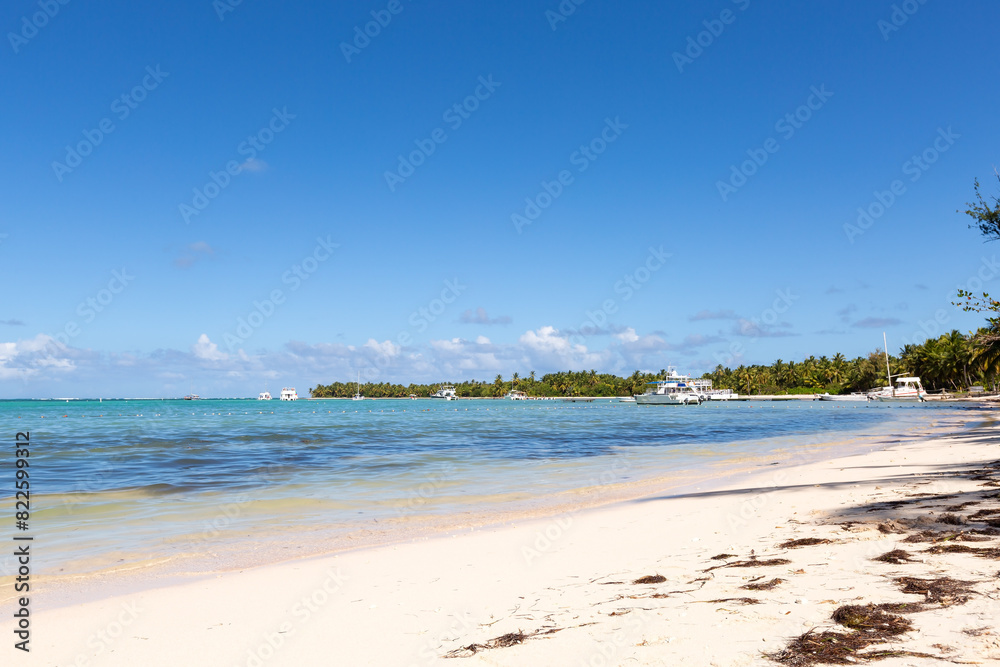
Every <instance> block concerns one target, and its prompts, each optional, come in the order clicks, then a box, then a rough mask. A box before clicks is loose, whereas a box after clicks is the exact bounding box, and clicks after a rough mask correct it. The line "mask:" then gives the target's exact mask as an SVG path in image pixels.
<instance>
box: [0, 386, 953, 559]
mask: <svg viewBox="0 0 1000 667" xmlns="http://www.w3.org/2000/svg"><path fill="white" fill-rule="evenodd" d="M963 412H964V410H963V408H960V407H955V405H954V404H952V405H948V406H945V405H923V406H898V405H897V406H891V407H890V406H887V405H880V404H871V405H868V404H864V403H861V404H850V403H846V404H837V403H823V402H798V401H793V402H773V403H766V402H753V403H742V402H741V403H706V404H704V405H701V406H690V407H682V406H644V407H640V406H637V405H635V404H625V403H618V402H617V401H615V402H611V401H609V400H607V399H604V400H598V401H595V402H594V403H564V402H557V401H526V402H511V401H499V400H498V401H483V400H477V401H451V402H445V401H434V400H416V401H408V400H407V401H399V400H370V401H364V402H362V403H358V402H352V401H306V400H300V401H296V402H279V401H270V402H261V401H254V400H201V401H180V400H167V401H159V400H128V401H124V400H119V401H103V402H97V401H68V402H67V401H0V426H2V428H3V430H4V432H5V433H6V435H5V436H4V437H5V438H6V439H7V440H8V442H10V443H12V442H13V440H14V435H15V433H17V432H18V431H29V432H30V434H31V458H30V461H31V467H30V474H31V477H30V482H31V526H30V528H31V530H30V532H31V534H33V535H34V536H35V543H34V544H35V547H34V548H35V552H36V561H35V563H34V568H35V571H36V572H39V573H42V574H59V573H61V574H73V573H83V572H92V571H98V570H103V569H107V568H110V567H119V568H120V567H126V566H128V565H130V564H134V565H136V566H139V565H142V564H151V563H156V562H162V561H163V560H170V559H174V558H181V557H182V556H185V555H186V556H192V555H198V554H202V555H204V554H205V553H207V552H213V553H214V551H213V550H220V549H221V548H222V547H221V546H220V545H230V546H231V547H232V548H233V549H235V550H236V551H233V552H232V553H239V552H240V550H242V551H243V552H246V551H247V550H249V549H251V547H250V546H248V545H253V547H252V548H253V549H263V548H264V547H263V546H262V545H266V544H267V543H268V541H269V540H272V541H273V540H278V539H283V538H282V536H283V535H292V534H295V535H299V536H301V535H311V536H313V537H316V539H319V538H320V537H321V536H323V535H326V534H328V533H329V534H333V533H337V532H338V531H339V533H340V534H341V536H343V535H350V534H360V533H365V532H366V531H371V530H374V529H377V530H382V531H386V530H388V531H390V533H391V531H392V530H393V529H401V528H403V527H413V526H419V525H422V523H425V522H428V521H430V520H432V519H435V518H439V519H440V518H442V517H454V516H456V515H458V516H461V515H463V514H466V515H472V514H475V513H477V512H478V513H489V512H503V511H513V510H524V509H527V508H531V507H535V508H536V509H537V507H542V506H544V505H545V503H546V502H547V499H548V501H551V499H553V498H557V497H565V496H566V494H567V493H568V492H572V491H573V490H575V489H580V488H583V487H608V488H610V487H611V486H615V485H622V484H625V485H627V484H630V483H635V482H637V481H641V480H648V479H652V478H658V477H670V476H674V475H680V474H682V473H685V472H686V473H691V472H694V473H698V472H700V473H702V474H704V473H706V472H708V471H724V470H725V469H726V466H729V467H730V468H731V467H733V466H735V465H737V463H738V462H740V461H742V462H743V463H744V464H745V462H746V461H747V459H753V458H756V459H758V460H759V459H760V458H763V459H765V460H769V459H774V460H777V459H787V458H788V457H789V456H791V455H794V454H795V453H797V452H799V453H801V452H804V451H810V450H812V451H814V452H815V451H818V450H816V449H815V448H816V446H817V445H820V444H823V443H831V442H837V443H840V444H839V445H838V447H839V449H838V450H837V452H838V453H839V452H841V451H859V450H860V449H862V448H864V447H868V446H871V444H872V443H885V442H889V441H892V440H894V439H899V438H900V437H909V436H911V435H913V434H914V433H915V432H917V431H921V432H926V430H927V429H929V428H933V427H938V426H940V425H942V424H943V425H947V423H949V422H954V420H953V419H952V418H954V417H957V416H963ZM964 417H968V414H967V413H965V414H964V416H963V418H964ZM852 448H853V449H852ZM823 451H829V448H825V449H824V450H823ZM10 453H11V454H12V453H13V452H10ZM814 455H815V454H814ZM12 458H13V457H12V456H8V457H5V459H4V460H5V461H6V464H5V466H4V469H3V470H0V480H2V486H0V489H3V490H2V491H0V497H3V498H5V500H4V502H3V505H2V506H3V507H7V508H11V507H12V506H13V498H11V497H10V496H11V495H12V489H13V485H14V482H13V476H14V470H13V467H12V465H11V460H12ZM720 474H721V473H720ZM560 494H562V495H561V496H560ZM8 514H9V515H10V516H9V517H7V518H4V517H3V516H2V515H0V521H3V522H4V523H7V522H8V521H9V522H11V523H12V522H13V519H14V517H13V511H12V510H10V509H8ZM3 532H5V533H7V532H12V531H9V530H8V528H7V527H6V526H5V528H4V531H3ZM289 555H291V554H289ZM2 568H5V566H4V564H3V563H0V577H2V576H4V575H9V574H10V572H9V571H6V572H5V571H3V569H2Z"/></svg>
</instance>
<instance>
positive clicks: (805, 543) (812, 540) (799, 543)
mask: <svg viewBox="0 0 1000 667" xmlns="http://www.w3.org/2000/svg"><path fill="white" fill-rule="evenodd" d="M832 541H833V540H827V539H825V538H821V537H804V538H802V539H799V540H788V541H787V542H782V543H781V544H779V545H778V548H779V549H795V548H796V547H811V546H813V545H814V544H830V543H831V542H832Z"/></svg>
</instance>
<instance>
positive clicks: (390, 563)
mask: <svg viewBox="0 0 1000 667" xmlns="http://www.w3.org/2000/svg"><path fill="white" fill-rule="evenodd" d="M982 416H983V414H982V413H979V414H977V415H975V418H982ZM998 438H1000V430H998V428H997V427H992V426H986V427H980V428H978V429H976V430H973V431H968V432H965V433H962V434H959V435H954V436H951V437H939V438H935V439H928V440H922V441H917V442H908V443H905V444H899V445H895V446H892V447H890V448H888V449H883V450H881V451H873V452H871V453H868V454H865V455H861V456H854V457H848V458H840V459H835V460H830V461H826V462H822V463H812V464H806V465H800V466H795V467H791V468H781V469H779V468H773V467H770V466H764V467H761V468H759V469H758V470H757V471H756V472H753V473H751V474H748V475H746V476H745V477H744V478H743V479H742V480H741V481H740V482H739V483H734V484H730V485H729V486H728V487H727V488H725V489H723V490H718V491H713V492H711V493H703V494H696V495H687V496H684V497H671V498H655V497H654V498H649V499H646V500H643V501H638V502H629V503H623V504H618V505H614V506H611V507H607V508H601V509H596V510H589V511H584V512H579V513H576V514H566V515H561V516H558V517H553V518H549V519H543V520H537V521H531V522H525V523H522V524H519V525H513V526H504V527H500V528H495V529H489V530H476V531H470V532H468V533H465V534H461V535H452V536H447V537H435V538H432V539H427V540H423V541H417V542H411V543H407V544H402V545H397V546H389V547H382V548H376V549H369V550H364V551H357V552H351V553H346V554H342V555H339V556H331V557H323V558H317V559H311V560H305V561H298V562H293V563H285V564H280V565H274V566H267V567H260V568H255V569H251V570H246V571H241V572H232V573H226V574H221V575H218V576H215V577H209V578H203V579H199V580H197V581H188V582H182V583H175V584H173V585H170V586H166V587H162V588H155V589H151V590H146V591H143V592H138V593H133V594H127V595H119V596H116V597H112V598H107V599H103V600H99V601H94V602H89V603H85V604H77V605H74V606H70V607H66V608H62V609H53V610H48V611H38V612H35V613H34V614H33V616H32V643H31V646H32V652H31V654H30V655H29V656H25V655H23V654H21V653H20V652H19V651H14V650H13V649H12V648H11V647H10V644H12V643H13V640H11V637H12V636H13V635H12V623H11V622H10V614H9V613H8V609H5V610H4V613H3V617H2V629H0V636H3V637H5V638H6V639H5V640H4V641H5V642H6V645H4V646H3V647H2V648H0V655H3V664H31V665H179V664H186V665H234V666H235V665H250V666H257V665H401V666H403V667H406V666H410V665H430V664H447V665H451V666H452V667H457V666H461V665H470V666H472V665H511V666H513V665H573V666H576V665H595V666H597V665H678V664H685V665H757V664H762V665H764V664H776V663H773V662H770V661H768V660H767V659H766V658H764V657H763V654H764V653H765V652H777V651H780V650H781V649H783V648H784V647H786V645H787V644H788V642H789V641H790V640H791V639H793V638H794V637H796V636H798V635H801V634H802V633H804V632H806V631H809V630H810V629H814V628H815V629H818V630H824V629H832V630H837V631H840V632H845V633H847V632H851V631H849V630H847V629H845V628H842V627H839V626H837V625H836V624H834V623H833V622H832V621H831V620H830V619H831V614H832V612H833V611H834V610H835V609H837V608H838V607H840V606H842V605H847V604H867V603H883V602H911V603H914V602H922V601H924V600H925V597H926V596H925V595H919V594H906V593H903V592H902V591H901V590H900V584H899V583H897V582H895V581H894V579H896V578H899V577H903V576H906V577H916V578H924V579H935V578H939V577H941V576H948V577H951V578H953V579H958V580H966V581H969V582H973V583H971V584H970V586H971V589H972V591H973V593H972V594H971V595H970V596H969V599H968V601H965V602H964V603H961V601H960V600H958V601H956V600H949V599H946V600H945V602H946V603H947V602H952V603H954V604H950V605H947V604H941V603H939V602H935V603H933V604H929V605H927V608H926V609H925V610H923V611H920V612H918V613H912V614H907V615H906V616H907V617H908V618H909V620H910V621H911V622H912V624H913V628H914V629H913V630H912V631H910V632H906V633H904V634H902V635H899V636H898V637H895V638H893V639H892V640H891V641H890V642H889V643H886V644H881V645H873V646H872V647H870V648H869V649H867V650H869V651H870V650H876V649H884V648H891V649H894V650H902V651H910V652H914V653H926V654H930V655H933V656H938V657H939V658H945V659H946V660H949V661H954V662H958V663H962V664H968V663H974V662H978V663H980V664H990V663H996V664H1000V630H997V619H998V618H1000V579H998V570H1000V558H997V556H996V555H993V556H990V555H989V554H988V553H985V552H984V553H975V552H972V553H964V552H963V553H948V552H944V553H931V552H928V551H927V550H928V549H930V548H933V547H937V548H938V549H940V548H941V547H942V546H945V547H948V545H956V544H958V545H964V546H967V547H969V548H974V549H978V548H994V549H996V548H998V547H1000V537H991V536H989V535H982V534H981V535H978V536H976V535H973V536H972V539H981V540H983V541H977V542H966V541H961V540H962V539H965V538H967V537H968V536H969V535H970V533H969V531H970V530H979V531H980V532H981V533H989V532H991V531H990V527H989V526H988V524H987V523H985V522H986V521H989V520H1000V513H997V514H991V513H990V510H993V509H996V510H1000V499H998V494H1000V468H998V467H997V465H996V464H995V463H993V462H996V461H998V460H1000V447H998V446H997V443H998V442H1000V440H998ZM989 466H992V467H989ZM948 508H951V509H950V510H949V509H948ZM977 512H978V513H979V514H978V515H976V516H975V517H973V519H970V518H969V517H970V516H972V515H975V514H976V513H977ZM945 514H951V515H953V516H955V517H957V518H950V519H949V520H950V521H959V522H961V521H965V523H940V522H939V520H940V519H941V518H942V516H943V515H945ZM880 525H881V529H880V528H879V526H880ZM921 531H932V534H928V535H924V536H923V537H920V533H921ZM995 532H996V533H998V534H1000V530H996V531H995ZM956 533H961V534H962V535H961V536H960V538H959V539H955V538H952V539H946V540H944V541H941V540H942V538H947V537H948V536H949V535H954V534H956ZM911 536H917V537H916V538H913V537H911ZM802 538H819V539H824V540H830V541H829V542H827V543H821V544H814V545H810V546H801V547H797V548H791V547H782V546H780V545H781V544H782V543H784V542H786V541H788V540H795V539H802ZM907 539H911V540H912V539H924V540H928V541H922V542H915V541H909V542H907V541H906V540H907ZM935 539H937V540H939V541H938V542H933V541H929V540H935ZM897 548H898V549H903V550H905V551H907V552H909V553H910V554H911V556H912V558H913V559H915V560H914V562H908V563H906V562H904V563H899V564H892V563H884V562H878V561H875V560H873V558H874V557H877V556H879V555H881V554H884V553H886V552H888V551H891V550H893V549H897ZM948 548H954V547H953V546H951V547H948ZM959 548H961V547H959ZM720 554H733V556H732V557H728V558H719V559H714V560H713V557H714V556H717V555H720ZM771 559H787V560H788V561H789V562H788V563H787V564H773V565H764V566H760V565H759V564H758V563H759V562H760V561H766V560H771ZM740 562H743V563H745V564H746V565H747V566H745V567H739V566H734V563H735V564H737V565H738V564H739V563H740ZM720 566H721V567H720ZM711 568H715V569H711ZM647 575H660V576H662V577H664V578H665V580H664V581H662V582H660V583H652V584H636V583H632V582H633V581H634V580H636V579H639V578H640V577H644V576H647ZM775 578H779V579H781V580H782V582H781V583H779V584H777V585H776V586H775V587H774V588H773V589H771V590H763V591H754V590H747V589H744V588H742V587H743V586H745V585H747V584H748V583H758V584H759V583H764V582H769V581H771V580H772V579H775ZM742 598H752V600H753V601H756V602H757V603H756V604H749V603H748V602H747V601H746V600H744V599H742ZM518 632H523V633H526V634H528V635H532V634H533V633H539V634H534V635H533V636H529V637H528V638H527V639H525V640H524V641H522V642H519V643H518V642H517V640H516V639H515V641H514V645H511V646H507V647H500V648H478V647H477V648H476V650H475V652H473V651H472V650H469V649H466V650H463V648H462V647H466V646H469V645H472V644H479V645H490V644H491V640H494V639H496V638H498V637H501V636H504V635H507V634H509V633H518ZM449 652H454V653H453V655H455V656H458V657H455V658H454V659H447V658H445V657H444V656H446V655H447V654H449ZM10 657H13V658H14V660H13V663H12V662H11V661H9V660H8V658H10ZM878 664H880V665H885V666H886V667H893V666H896V665H923V664H949V663H947V662H945V663H942V661H941V660H939V659H931V658H926V657H916V656H913V655H903V656H900V657H891V658H888V659H886V660H884V661H881V662H879V663H878Z"/></svg>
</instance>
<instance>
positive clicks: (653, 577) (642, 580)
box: [632, 574, 667, 584]
mask: <svg viewBox="0 0 1000 667" xmlns="http://www.w3.org/2000/svg"><path fill="white" fill-rule="evenodd" d="M666 580H667V578H666V577H664V576H663V575H662V574H650V575H646V576H645V577H639V578H638V579H636V580H635V581H633V582H632V583H633V584H662V583H663V582H664V581H666Z"/></svg>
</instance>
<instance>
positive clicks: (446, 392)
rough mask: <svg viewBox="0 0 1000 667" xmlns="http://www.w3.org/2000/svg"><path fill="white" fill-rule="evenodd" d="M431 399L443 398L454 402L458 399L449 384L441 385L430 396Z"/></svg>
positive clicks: (453, 388)
mask: <svg viewBox="0 0 1000 667" xmlns="http://www.w3.org/2000/svg"><path fill="white" fill-rule="evenodd" d="M431 398H443V399H444V400H446V401H454V400H455V399H456V398H458V395H457V394H456V393H455V387H454V386H453V385H450V384H443V385H441V386H440V387H439V388H438V390H437V391H436V392H434V393H433V394H431Z"/></svg>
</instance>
